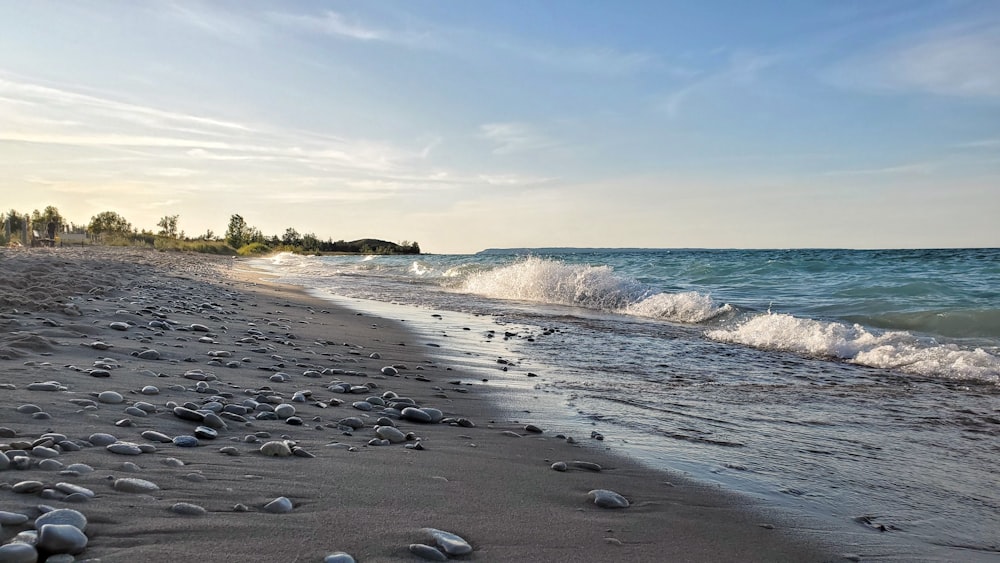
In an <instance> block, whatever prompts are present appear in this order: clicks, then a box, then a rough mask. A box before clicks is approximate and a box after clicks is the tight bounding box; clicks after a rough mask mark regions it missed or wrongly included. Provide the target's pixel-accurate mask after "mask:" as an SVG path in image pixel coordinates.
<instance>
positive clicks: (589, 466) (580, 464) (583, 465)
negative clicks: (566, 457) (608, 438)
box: [572, 460, 603, 471]
mask: <svg viewBox="0 0 1000 563" xmlns="http://www.w3.org/2000/svg"><path fill="white" fill-rule="evenodd" d="M572 465H573V467H575V468H577V469H586V470H587V471H600V470H601V469H603V468H602V467H601V466H600V464H597V463H594V462H592V461H579V460H577V461H573V462H572Z"/></svg>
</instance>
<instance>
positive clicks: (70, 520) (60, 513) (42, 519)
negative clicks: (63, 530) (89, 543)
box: [35, 508, 87, 532]
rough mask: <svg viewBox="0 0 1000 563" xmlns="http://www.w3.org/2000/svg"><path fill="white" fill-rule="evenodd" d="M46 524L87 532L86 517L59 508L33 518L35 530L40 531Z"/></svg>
mask: <svg viewBox="0 0 1000 563" xmlns="http://www.w3.org/2000/svg"><path fill="white" fill-rule="evenodd" d="M46 524H64V525H67V526H75V527H77V528H79V529H80V530H81V531H84V532H85V531H87V517H86V516H84V515H83V513H82V512H80V511H78V510H73V509H71V508H59V509H56V510H52V511H49V512H46V513H45V514H42V515H41V516H39V517H38V518H35V529H36V530H40V529H41V528H42V526H44V525H46Z"/></svg>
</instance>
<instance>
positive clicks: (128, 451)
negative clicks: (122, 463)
mask: <svg viewBox="0 0 1000 563" xmlns="http://www.w3.org/2000/svg"><path fill="white" fill-rule="evenodd" d="M106 449H107V450H108V451H109V452H111V453H113V454H118V455H141V454H142V448H140V447H139V445H138V444H133V443H132V442H115V443H114V444H109V445H108V446H107V447H106Z"/></svg>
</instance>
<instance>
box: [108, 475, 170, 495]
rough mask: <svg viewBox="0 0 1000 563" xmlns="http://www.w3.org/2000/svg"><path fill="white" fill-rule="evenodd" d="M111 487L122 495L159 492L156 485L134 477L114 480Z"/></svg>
mask: <svg viewBox="0 0 1000 563" xmlns="http://www.w3.org/2000/svg"><path fill="white" fill-rule="evenodd" d="M113 486H114V489H115V490H116V491H119V492H122V493H136V494H143V493H151V492H153V491H158V490H160V487H159V486H157V484H156V483H154V482H152V481H147V480H145V479H136V478H134V477H123V478H121V479H115V482H114V485H113Z"/></svg>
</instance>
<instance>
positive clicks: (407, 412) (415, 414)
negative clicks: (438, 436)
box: [399, 407, 434, 423]
mask: <svg viewBox="0 0 1000 563" xmlns="http://www.w3.org/2000/svg"><path fill="white" fill-rule="evenodd" d="M399 416H400V417H401V418H404V419H406V420H409V421H411V422H424V423H430V422H433V420H434V418H433V417H432V416H431V415H430V414H428V413H427V412H425V411H424V410H423V409H418V408H416V407H406V408H405V409H403V411H402V412H401V413H400V415H399Z"/></svg>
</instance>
